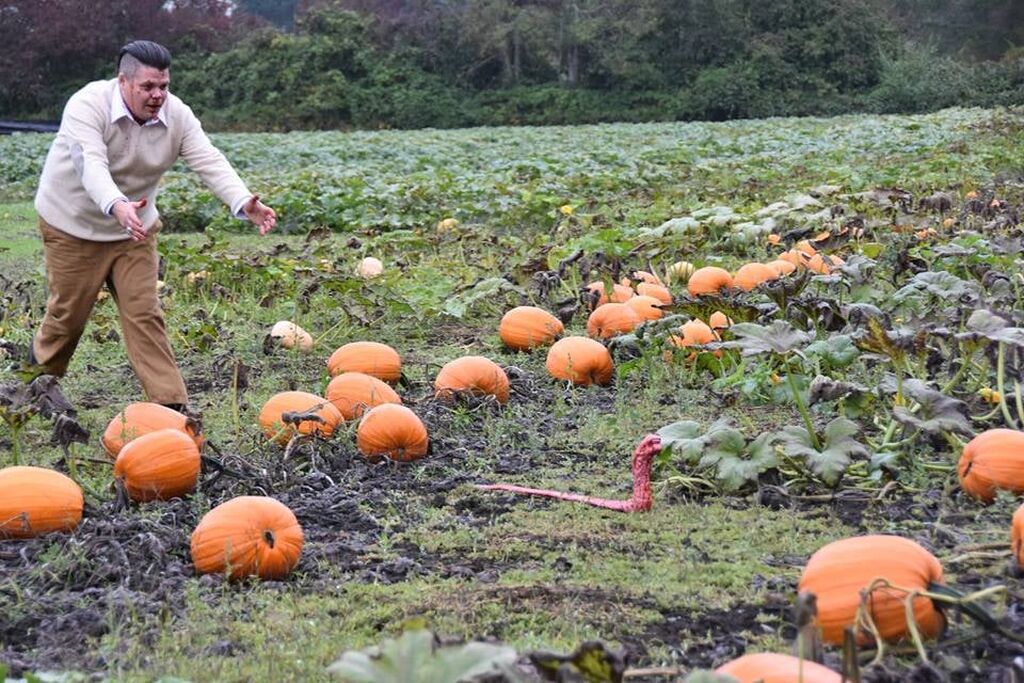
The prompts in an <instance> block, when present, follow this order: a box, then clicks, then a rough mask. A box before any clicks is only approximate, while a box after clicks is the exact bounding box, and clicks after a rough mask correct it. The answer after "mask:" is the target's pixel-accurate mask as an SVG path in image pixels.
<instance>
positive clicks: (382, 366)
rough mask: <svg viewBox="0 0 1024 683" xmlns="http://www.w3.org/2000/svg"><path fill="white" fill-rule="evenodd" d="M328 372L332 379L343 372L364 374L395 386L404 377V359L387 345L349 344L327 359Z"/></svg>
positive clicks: (370, 343) (378, 343) (364, 342)
mask: <svg viewBox="0 0 1024 683" xmlns="http://www.w3.org/2000/svg"><path fill="white" fill-rule="evenodd" d="M327 371H328V372H329V373H330V374H331V377H335V376H336V375H340V374H341V373H343V372H362V373H364V374H366V375H372V376H374V377H376V378H377V379H380V380H383V381H385V382H388V383H392V384H393V383H395V382H397V381H398V379H399V378H400V377H401V376H402V358H401V356H399V355H398V351H395V350H394V349H393V348H391V347H390V346H388V345H387V344H381V343H380V342H372V341H358V342H349V343H348V344H345V345H344V346H341V347H339V348H338V349H337V350H335V352H334V353H332V354H331V357H330V358H328V359H327Z"/></svg>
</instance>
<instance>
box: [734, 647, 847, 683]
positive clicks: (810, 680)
mask: <svg viewBox="0 0 1024 683" xmlns="http://www.w3.org/2000/svg"><path fill="white" fill-rule="evenodd" d="M715 672H716V673H720V674H727V675H729V676H732V677H733V678H735V679H736V680H737V681H739V683H756V682H758V681H760V682H761V683H842V676H840V675H839V674H838V673H836V672H835V671H833V670H832V669H829V668H828V667H825V666H822V665H821V664H818V663H817V662H811V661H807V660H800V659H799V658H798V657H794V656H793V655H781V654H775V653H772V652H761V653H758V654H749V655H743V656H742V657H740V658H738V659H734V660H732V661H731V662H727V663H726V664H723V665H722V666H720V667H718V668H717V669H715Z"/></svg>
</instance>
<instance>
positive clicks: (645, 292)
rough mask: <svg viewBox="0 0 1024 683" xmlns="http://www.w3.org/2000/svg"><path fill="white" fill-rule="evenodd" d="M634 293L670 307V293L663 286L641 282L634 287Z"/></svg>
mask: <svg viewBox="0 0 1024 683" xmlns="http://www.w3.org/2000/svg"><path fill="white" fill-rule="evenodd" d="M636 293H637V294H639V295H641V296H653V297H654V298H655V299H657V300H658V301H660V302H661V303H663V304H665V305H666V306H670V305H672V293H671V292H669V291H668V288H667V287H665V286H664V285H659V284H655V283H653V282H641V283H640V284H639V285H637V286H636Z"/></svg>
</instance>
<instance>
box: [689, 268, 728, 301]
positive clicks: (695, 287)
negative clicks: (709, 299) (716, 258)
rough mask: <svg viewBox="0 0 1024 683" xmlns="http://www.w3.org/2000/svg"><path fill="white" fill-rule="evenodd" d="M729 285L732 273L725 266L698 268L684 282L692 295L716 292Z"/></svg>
mask: <svg viewBox="0 0 1024 683" xmlns="http://www.w3.org/2000/svg"><path fill="white" fill-rule="evenodd" d="M729 287H732V275H730V274H729V271H727V270H726V269H725V268H719V267H717V266H704V267H703V268H698V269H697V270H695V271H694V272H693V275H691V276H690V279H689V280H687V282H686V289H687V291H689V292H690V294H692V295H693V296H700V295H702V294H718V293H719V292H720V291H721V290H723V289H728V288H729Z"/></svg>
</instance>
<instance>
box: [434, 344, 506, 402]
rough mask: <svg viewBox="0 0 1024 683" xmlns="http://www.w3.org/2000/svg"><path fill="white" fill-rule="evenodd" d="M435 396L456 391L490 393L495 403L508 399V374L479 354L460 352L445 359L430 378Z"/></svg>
mask: <svg viewBox="0 0 1024 683" xmlns="http://www.w3.org/2000/svg"><path fill="white" fill-rule="evenodd" d="M434 391H435V393H436V395H437V397H438V398H452V397H454V396H455V395H456V394H458V393H467V394H470V395H473V396H493V397H494V398H495V400H497V401H498V403H506V402H507V401H508V393H509V383H508V375H506V374H505V371H504V370H502V369H501V366H500V365H498V364H497V363H495V362H494V361H492V360H491V359H489V358H484V357H483V356H463V357H462V358H456V359H455V360H453V361H451V362H449V363H446V364H445V366H444V367H443V368H441V371H440V372H439V373H437V378H436V379H435V380H434Z"/></svg>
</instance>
